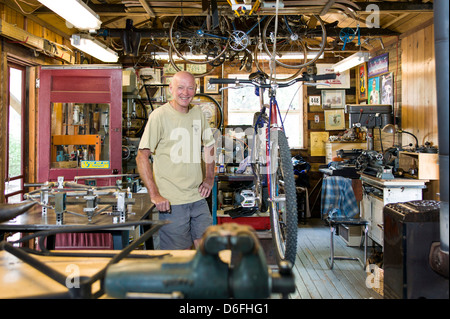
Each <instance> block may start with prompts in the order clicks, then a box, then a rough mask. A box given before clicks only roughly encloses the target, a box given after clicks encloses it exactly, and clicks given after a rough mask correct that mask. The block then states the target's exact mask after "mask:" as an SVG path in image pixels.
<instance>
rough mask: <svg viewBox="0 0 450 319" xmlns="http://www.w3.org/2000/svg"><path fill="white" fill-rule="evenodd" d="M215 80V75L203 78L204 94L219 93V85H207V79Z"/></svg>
mask: <svg viewBox="0 0 450 319" xmlns="http://www.w3.org/2000/svg"><path fill="white" fill-rule="evenodd" d="M212 78H214V79H217V78H218V76H217V75H210V76H205V77H204V79H205V82H204V83H203V85H204V89H203V90H204V92H205V93H206V94H217V93H219V84H210V83H209V79H212Z"/></svg>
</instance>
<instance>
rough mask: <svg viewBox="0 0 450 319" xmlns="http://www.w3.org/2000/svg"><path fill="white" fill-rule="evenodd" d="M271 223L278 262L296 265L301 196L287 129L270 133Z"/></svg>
mask: <svg viewBox="0 0 450 319" xmlns="http://www.w3.org/2000/svg"><path fill="white" fill-rule="evenodd" d="M270 143H271V150H270V171H269V173H270V174H269V176H270V181H269V196H270V223H271V231H272V240H273V243H274V246H275V251H276V255H277V260H278V262H281V261H289V262H291V263H292V265H294V263H295V256H296V254H297V230H298V225H297V196H296V188H295V180H294V168H293V166H292V160H291V152H290V149H289V145H288V141H287V138H286V135H285V134H284V132H283V131H280V130H273V131H271V132H270Z"/></svg>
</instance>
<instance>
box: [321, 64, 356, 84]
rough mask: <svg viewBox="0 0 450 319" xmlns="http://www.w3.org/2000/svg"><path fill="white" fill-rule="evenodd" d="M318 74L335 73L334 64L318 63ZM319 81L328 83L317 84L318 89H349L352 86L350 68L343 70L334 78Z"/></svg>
mask: <svg viewBox="0 0 450 319" xmlns="http://www.w3.org/2000/svg"><path fill="white" fill-rule="evenodd" d="M316 67H317V74H327V73H334V69H333V64H321V63H317V64H316ZM317 83H325V84H327V85H317V88H318V89H324V88H328V89H330V88H331V89H349V88H350V70H347V71H342V72H340V73H339V75H337V76H336V79H333V80H323V81H317Z"/></svg>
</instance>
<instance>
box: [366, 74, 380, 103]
mask: <svg viewBox="0 0 450 319" xmlns="http://www.w3.org/2000/svg"><path fill="white" fill-rule="evenodd" d="M368 86H369V100H368V104H380V78H379V77H374V78H371V79H369V85H368Z"/></svg>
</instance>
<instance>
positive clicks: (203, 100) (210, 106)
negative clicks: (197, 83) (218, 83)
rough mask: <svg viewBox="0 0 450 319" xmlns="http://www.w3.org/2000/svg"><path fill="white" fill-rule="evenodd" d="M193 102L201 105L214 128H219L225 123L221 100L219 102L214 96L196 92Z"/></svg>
mask: <svg viewBox="0 0 450 319" xmlns="http://www.w3.org/2000/svg"><path fill="white" fill-rule="evenodd" d="M191 104H193V105H199V106H200V107H201V109H202V111H203V114H205V118H206V120H207V121H208V123H209V126H211V128H213V129H219V130H220V127H221V126H222V124H223V112H222V108H221V107H220V104H219V102H217V101H216V100H215V99H214V98H213V97H212V96H209V95H208V94H204V93H197V94H195V96H194V98H193V99H192V102H191Z"/></svg>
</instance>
